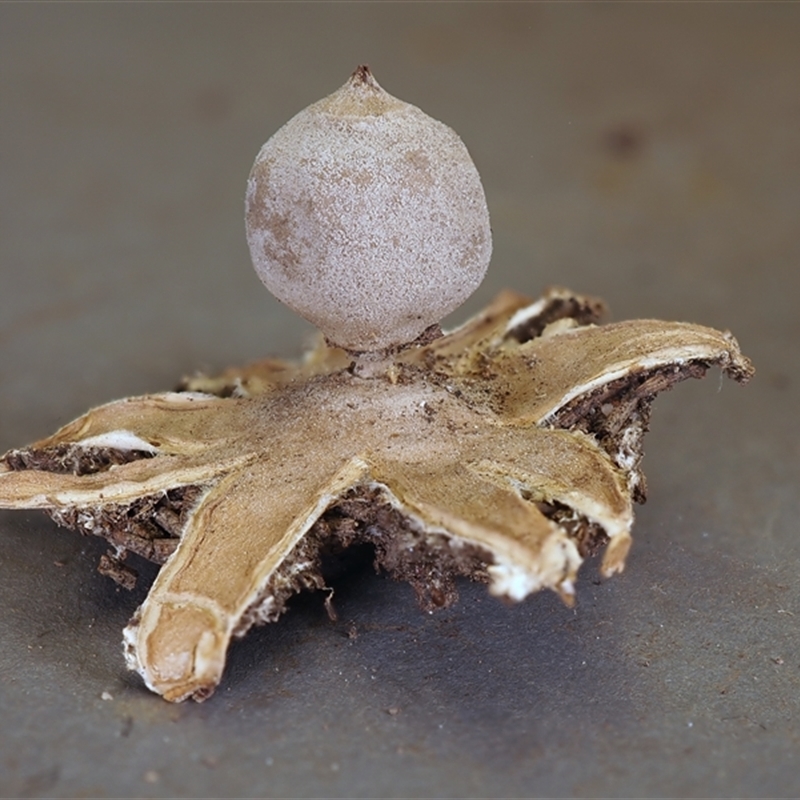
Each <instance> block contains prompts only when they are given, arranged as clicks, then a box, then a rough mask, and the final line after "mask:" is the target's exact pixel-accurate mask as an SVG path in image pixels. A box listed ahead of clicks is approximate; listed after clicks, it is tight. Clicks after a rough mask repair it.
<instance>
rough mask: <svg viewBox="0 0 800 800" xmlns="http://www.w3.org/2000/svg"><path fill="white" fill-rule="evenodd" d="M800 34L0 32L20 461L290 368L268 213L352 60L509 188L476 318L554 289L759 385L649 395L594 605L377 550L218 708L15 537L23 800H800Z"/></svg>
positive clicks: (69, 537)
mask: <svg viewBox="0 0 800 800" xmlns="http://www.w3.org/2000/svg"><path fill="white" fill-rule="evenodd" d="M332 34H335V36H333V35H332ZM799 37H800V10H799V9H798V7H797V6H792V5H778V4H774V5H756V4H752V5H735V6H730V5H729V6H720V5H707V4H706V5H693V6H687V5H671V6H663V5H662V6H653V5H650V4H648V5H645V6H639V7H632V6H619V5H616V6H613V5H612V6H600V7H589V6H563V7H561V6H540V5H533V4H531V5H520V4H500V5H493V4H485V5H484V4H469V5H462V6H458V5H452V4H447V5H444V6H433V5H430V4H423V5H416V6H413V7H404V8H402V9H401V8H399V7H394V6H392V5H385V4H381V5H376V6H364V5H362V4H357V5H354V6H347V5H334V6H330V7H329V6H324V7H323V6H320V7H319V8H315V13H314V15H309V13H308V12H307V10H305V9H302V8H297V7H293V6H289V5H268V6H263V5H245V6H222V5H213V4H212V5H198V6H188V7H187V6H175V5H167V6H142V5H130V6H107V7H101V8H97V7H89V6H74V5H72V6H57V5H53V6H30V5H17V6H10V5H6V6H2V7H0V75H2V82H3V103H2V104H0V144H2V149H1V150H0V152H2V153H3V158H4V161H3V181H2V190H0V212H2V220H3V222H2V228H3V236H2V237H0V451H3V452H4V451H5V450H7V449H8V448H11V447H18V446H22V445H23V444H25V443H27V442H30V441H33V440H34V439H36V438H38V437H40V436H44V435H46V434H48V433H50V432H51V431H53V430H55V428H56V427H57V425H59V424H60V423H64V422H67V421H69V420H70V419H72V418H74V417H75V416H77V415H78V414H79V413H82V412H83V411H85V410H86V408H88V407H89V406H91V405H95V404H99V403H101V402H105V401H107V400H109V399H111V398H114V397H122V396H126V395H131V394H135V393H143V392H146V391H158V390H162V389H165V388H168V387H170V386H173V385H174V383H175V382H176V381H177V379H178V378H179V376H180V375H181V374H183V373H189V372H191V371H192V370H194V369H196V368H198V367H203V368H207V369H209V370H212V371H215V370H219V369H222V368H224V367H226V366H228V365H231V364H236V363H242V362H246V361H248V360H251V359H255V358H258V357H262V356H264V355H267V354H270V353H273V354H278V355H284V356H286V355H296V354H297V353H298V352H299V349H300V343H301V341H302V339H303V336H304V335H306V334H307V333H308V331H309V328H308V327H307V326H305V325H304V324H303V323H302V322H300V321H299V320H295V318H294V315H293V314H291V313H290V312H289V311H288V310H287V309H286V308H285V307H283V306H281V305H280V304H278V303H277V302H275V301H273V300H272V299H271V298H270V297H269V296H268V294H267V293H266V292H265V291H264V290H263V289H262V288H261V285H260V283H259V282H258V279H257V278H256V276H255V274H254V273H253V271H252V269H251V268H250V266H249V257H248V253H247V247H246V244H245V240H244V236H243V230H242V204H241V195H242V188H243V184H244V180H245V178H246V175H247V172H248V170H249V168H250V165H251V162H252V156H253V153H255V152H256V151H257V149H258V147H259V146H260V145H261V144H262V143H263V141H264V139H265V137H266V136H267V135H268V133H269V132H270V131H272V130H276V129H277V128H278V127H279V126H280V125H281V124H282V122H283V121H284V120H285V119H287V118H289V117H290V116H291V115H292V114H293V113H295V112H296V111H297V109H298V108H302V107H303V106H304V105H307V104H308V103H310V102H312V101H313V100H315V99H316V98H317V97H320V96H322V95H324V94H325V93H326V92H328V91H330V90H331V88H333V87H335V86H336V85H338V83H339V82H340V81H341V80H342V78H341V76H343V75H347V74H348V73H349V72H350V71H351V70H352V69H353V68H354V66H355V65H356V64H357V63H358V62H359V61H367V62H368V63H370V64H371V65H372V66H373V67H374V69H375V70H376V73H377V74H378V76H379V79H380V80H381V81H382V82H383V83H384V84H385V85H386V86H389V87H390V88H391V90H392V92H394V93H396V94H397V95H399V96H401V97H404V98H407V99H408V100H409V101H411V102H413V103H415V104H416V105H419V106H420V107H421V108H424V109H426V110H427V111H428V112H429V113H431V114H433V115H434V116H436V117H437V118H439V119H442V120H443V121H444V122H445V123H446V124H447V125H449V126H451V127H453V128H454V129H456V130H458V131H459V132H460V133H461V134H462V135H463V137H464V138H465V140H467V141H468V142H469V146H470V151H471V153H472V155H473V157H474V158H475V160H476V163H477V164H478V167H479V168H480V170H481V175H482V177H483V181H484V185H485V187H486V191H487V196H488V201H489V206H490V209H491V211H492V225H493V233H494V241H495V255H494V264H493V266H492V268H491V270H490V272H489V277H488V279H487V282H486V283H485V284H484V286H482V287H481V289H480V290H479V291H478V293H477V294H476V296H475V297H474V298H472V299H471V300H470V301H469V303H468V306H467V307H466V308H465V309H464V315H466V314H467V313H469V312H470V311H475V310H477V309H478V308H479V307H481V306H482V305H484V304H485V303H486V302H487V301H488V300H489V298H490V297H491V296H492V295H493V293H494V292H495V291H496V290H498V289H500V288H501V287H503V286H511V287H513V288H516V289H518V290H522V291H526V292H528V293H530V294H532V295H536V294H538V293H539V292H540V290H541V288H542V287H543V285H545V284H547V283H553V282H558V283H562V284H566V285H569V286H571V287H573V288H575V289H576V290H578V291H583V292H587V293H591V294H596V295H600V296H602V297H604V298H605V299H606V300H608V302H609V304H610V305H611V308H612V311H613V313H614V317H615V318H616V319H625V318H635V317H661V318H665V319H669V318H674V319H687V320H691V321H695V322H700V323H704V324H708V325H714V326H718V327H723V328H724V327H730V328H731V329H732V330H734V332H735V334H736V336H737V338H738V339H739V341H740V343H741V344H742V347H743V348H744V349H745V350H746V352H747V353H748V355H750V356H752V358H753V360H754V362H755V363H756V365H757V367H758V374H757V376H756V378H755V379H754V380H753V382H751V384H749V385H748V386H747V387H746V388H745V389H740V388H738V387H733V386H732V385H723V387H722V388H721V389H720V387H719V384H718V383H715V381H714V379H713V378H710V379H706V380H705V381H704V382H689V383H687V384H684V385H681V386H680V387H678V388H676V389H675V390H674V391H673V392H671V393H669V394H668V395H665V396H664V397H662V398H659V399H658V401H657V402H656V404H655V407H654V410H653V418H652V424H651V428H652V429H651V432H650V433H649V434H648V438H647V440H646V450H647V455H646V458H645V464H644V466H645V470H646V472H647V476H648V485H649V487H648V488H649V500H648V503H647V505H645V506H644V507H642V508H641V509H639V510H638V514H637V523H636V543H635V546H634V549H633V551H632V553H631V556H630V561H629V564H628V569H627V570H626V572H625V573H624V574H623V575H621V576H618V577H616V578H614V579H613V580H609V581H605V582H602V583H597V582H596V581H597V577H596V572H595V571H594V570H593V566H594V565H592V564H589V565H587V568H586V569H585V570H584V571H583V573H582V577H581V579H580V580H579V582H578V585H577V597H578V603H577V607H576V609H575V611H571V610H569V609H566V608H564V607H563V606H562V605H561V603H560V601H559V600H558V599H557V598H556V597H554V596H549V595H537V596H534V597H532V598H531V599H530V600H528V601H526V602H525V603H523V604H521V605H520V606H516V607H512V608H507V607H505V606H503V605H502V604H500V603H498V602H497V601H495V600H493V599H492V598H490V597H487V596H486V593H485V587H483V586H480V585H470V584H464V585H460V586H459V589H460V600H459V602H458V604H457V605H455V606H454V607H452V608H451V609H448V610H445V611H441V612H439V613H435V614H432V615H427V614H421V613H420V612H419V611H418V609H417V606H416V603H415V601H414V593H413V591H412V590H411V589H410V588H408V587H407V586H404V585H402V584H396V583H394V582H392V581H390V580H386V579H384V578H380V577H376V576H374V575H373V573H372V568H371V563H370V558H369V555H368V554H367V555H366V557H365V559H364V560H363V561H360V562H359V561H357V562H356V563H353V564H351V565H350V572H349V573H347V574H349V575H350V576H351V577H350V578H348V579H347V580H345V579H344V577H343V574H340V575H339V576H338V577H337V576H335V575H334V576H332V578H331V580H332V585H333V586H334V587H335V594H334V597H333V603H334V605H335V608H336V611H337V614H338V621H336V622H331V621H330V620H329V619H328V616H327V614H326V612H325V609H324V604H323V600H324V597H325V594H324V593H320V594H318V595H313V596H310V597H309V598H308V599H306V600H301V601H300V602H296V603H293V604H292V608H291V609H290V611H289V612H288V613H287V614H286V615H285V616H284V617H283V618H282V620H281V622H280V623H279V624H277V625H272V626H267V627H265V628H263V629H259V630H258V631H254V632H253V634H252V635H251V637H249V638H248V639H246V640H244V641H243V642H241V643H238V644H237V645H236V646H235V648H234V650H233V652H232V654H231V660H230V670H229V672H228V673H227V675H226V680H225V682H224V684H223V685H222V686H221V687H220V690H219V691H218V692H217V694H216V695H215V696H214V697H213V699H211V700H209V701H208V702H207V703H205V704H203V705H200V706H198V705H184V706H180V707H176V706H170V705H168V704H166V703H164V702H163V701H161V700H160V699H158V698H157V697H155V696H153V695H152V694H151V693H149V692H148V691H147V690H145V689H144V688H143V687H142V686H141V684H140V683H139V681H138V679H137V678H136V677H135V676H134V675H130V674H127V673H125V672H124V671H123V668H122V658H121V645H120V642H119V631H120V630H121V628H122V627H123V626H124V624H125V622H126V620H127V619H128V618H129V616H130V615H131V614H132V613H133V610H134V608H135V607H136V605H137V604H138V603H139V602H141V600H142V599H143V597H144V589H145V585H146V583H147V580H146V578H147V575H146V569H147V568H146V565H143V566H142V568H141V569H140V578H139V584H138V585H137V587H136V588H135V589H134V590H133V592H126V591H124V590H119V591H118V590H117V589H116V587H115V585H114V583H113V582H112V581H111V580H110V579H108V578H105V577H103V576H101V575H98V574H97V573H96V572H95V564H96V561H97V558H98V556H99V555H100V554H102V553H103V552H105V544H104V543H103V542H101V541H100V540H97V539H95V538H91V539H90V538H81V537H80V536H78V535H77V534H75V533H73V532H70V531H65V530H60V529H58V528H56V526H55V525H54V524H52V523H51V522H49V521H48V520H47V518H46V517H45V516H44V515H43V514H36V513H15V514H12V513H2V514H0V608H2V613H0V642H1V643H2V646H1V647H0V711H1V712H2V720H3V724H2V726H0V794H2V795H4V796H42V797H43V796H47V797H54V796H55V797H65V796H77V795H83V796H140V797H158V796H179V797H181V796H182V797H186V796H234V795H240V796H257V795H258V796H284V797H286V796H294V797H311V796H322V795H325V796H374V795H381V794H383V795H389V796H414V795H417V796H419V795H439V796H464V795H471V796H487V797H488V796H498V795H505V796H531V795H561V796H576V795H578V796H581V795H591V796H598V795H606V796H610V795H613V796H641V795H645V796H647V795H650V796H664V795H691V796H731V795H740V796H741V795H750V796H797V794H798V792H800V785H799V784H800V781H799V780H798V777H797V769H796V752H797V746H798V745H797V742H798V717H799V716H800V709H799V708H798V697H800V694H799V693H798V684H800V660H799V659H798V658H797V653H798V652H800V635H798V632H797V631H798V626H797V619H798V615H800V593H799V592H798V582H797V568H796V565H797V562H798V558H800V536H798V532H800V531H798V519H800V506H798V492H797V486H798V485H800V467H798V464H800V442H799V439H798V435H797V433H796V430H795V427H794V420H795V417H796V409H797V407H798V402H799V401H800V398H799V397H798V382H797V377H796V376H797V375H798V374H800V362H799V360H798V359H799V357H798V353H797V346H796V345H797V339H798V335H800V331H798V327H797V314H796V298H797V296H798V294H800V285H798V281H799V280H800V277H799V276H800V273H798V270H797V264H798V263H800V240H799V239H798V233H797V225H796V216H797V214H796V187H797V185H798V183H799V182H800V154H799V153H798V140H797V122H798V106H797V92H796V87H797V85H798V82H800V54H798V52H797V46H796V43H797V40H798V38H799ZM343 568H344V565H343ZM104 692H107V693H108V695H106V696H109V695H110V697H111V699H103V696H104V695H103V693H104Z"/></svg>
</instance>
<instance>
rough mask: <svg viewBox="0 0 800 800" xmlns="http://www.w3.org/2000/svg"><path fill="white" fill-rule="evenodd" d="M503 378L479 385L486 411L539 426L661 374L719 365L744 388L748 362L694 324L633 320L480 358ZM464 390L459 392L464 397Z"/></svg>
mask: <svg viewBox="0 0 800 800" xmlns="http://www.w3.org/2000/svg"><path fill="white" fill-rule="evenodd" d="M487 355H488V357H489V360H490V362H491V369H492V370H493V371H494V372H495V373H496V374H497V375H499V376H502V378H500V379H498V380H495V381H493V382H492V381H489V382H487V383H486V384H484V385H483V391H484V392H488V393H490V395H491V404H492V406H493V407H494V409H495V410H496V411H497V412H498V413H499V414H500V416H501V417H502V418H504V419H507V420H515V421H518V422H526V423H537V424H541V423H546V422H547V421H548V420H549V419H550V418H552V417H553V416H554V415H555V414H556V413H557V412H558V411H559V410H560V409H561V408H563V407H564V406H566V405H567V404H569V403H570V402H572V401H574V400H575V399H576V398H579V397H581V396H585V395H588V394H591V393H592V392H595V391H597V390H598V389H600V388H602V387H603V386H605V385H608V384H610V383H612V382H614V381H616V380H619V379H622V378H627V379H628V380H629V381H630V379H631V378H632V376H635V375H636V374H637V373H638V374H642V375H644V374H645V373H648V372H652V371H655V370H658V369H660V368H664V367H672V368H674V370H675V371H676V372H679V371H680V370H681V368H683V367H684V366H689V365H690V364H692V363H700V364H702V365H705V366H709V365H712V364H718V365H719V366H721V367H722V369H723V370H724V371H725V372H726V373H727V374H728V375H729V376H731V377H733V378H735V379H736V380H739V381H746V380H747V379H748V378H749V377H750V375H751V374H752V371H753V368H752V365H751V364H750V361H749V360H748V359H747V358H745V357H744V356H743V355H742V353H741V351H740V350H739V345H738V344H737V342H736V340H735V339H734V338H733V337H732V336H731V335H730V334H729V333H723V332H721V331H717V330H714V329H712V328H706V327H703V326H700V325H691V324H689V323H680V322H671V323H666V322H659V321H656V320H636V321H630V322H618V323H614V324H610V325H603V326H585V327H579V328H574V329H572V330H563V331H559V332H557V333H554V334H553V335H550V336H548V335H547V331H545V334H544V335H543V336H541V337H538V338H535V339H532V340H531V341H529V342H526V343H525V344H522V345H520V346H518V347H508V348H504V349H502V350H500V351H499V352H498V353H496V354H494V353H492V354H487ZM470 388H471V387H470V386H469V385H468V383H467V385H466V386H465V393H466V394H467V395H469V394H470Z"/></svg>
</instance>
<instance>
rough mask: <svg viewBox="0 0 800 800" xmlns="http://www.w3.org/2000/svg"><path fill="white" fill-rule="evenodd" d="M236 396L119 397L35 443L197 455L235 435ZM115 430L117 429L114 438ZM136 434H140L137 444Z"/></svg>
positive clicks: (38, 447)
mask: <svg viewBox="0 0 800 800" xmlns="http://www.w3.org/2000/svg"><path fill="white" fill-rule="evenodd" d="M236 402H237V401H236V400H230V399H228V400H221V399H219V398H218V397H212V396H210V395H204V394H197V393H179V392H167V393H164V394H152V395H144V396H142V397H131V398H128V399H125V400H116V401H114V402H112V403H106V404H105V405H102V406H99V407H98V408H95V409H92V410H91V411H89V412H88V413H87V414H84V415H83V416H82V417H78V419H76V420H74V421H73V422H70V423H68V424H67V425H65V426H64V427H63V428H61V429H59V430H58V431H56V433H54V434H53V435H52V436H48V437H47V438H46V439H41V440H40V441H38V442H35V443H34V444H33V445H31V447H30V448H29V449H31V450H41V449H43V448H47V447H52V446H55V445H60V444H77V445H81V446H84V447H89V446H98V445H102V446H106V447H111V448H114V447H117V448H119V447H121V448H122V449H126V442H127V447H128V448H130V449H141V450H145V451H147V450H150V451H151V452H157V453H162V454H192V453H197V452H201V451H203V450H205V449H206V448H207V447H209V446H210V445H212V444H213V443H215V442H224V441H227V440H228V439H229V438H230V434H231V426H232V424H234V423H235V420H236V414H235V413H228V412H232V411H233V409H232V405H233V404H234V403H236ZM114 434H117V436H116V437H115V436H114ZM133 438H136V439H139V440H140V444H139V445H138V446H137V445H136V444H135V443H133Z"/></svg>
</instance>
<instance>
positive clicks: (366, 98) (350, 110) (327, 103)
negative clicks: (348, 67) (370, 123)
mask: <svg viewBox="0 0 800 800" xmlns="http://www.w3.org/2000/svg"><path fill="white" fill-rule="evenodd" d="M404 108H413V106H411V105H409V104H408V103H404V102H403V101H402V100H398V99H397V98H396V97H392V95H390V94H389V92H387V91H385V90H384V89H383V88H381V85H380V84H379V83H378V81H376V80H375V77H374V76H373V74H372V73H371V72H370V69H369V67H368V66H367V65H366V64H362V65H361V66H360V67H357V68H356V71H355V72H354V73H353V74H352V75H351V76H350V80H348V81H347V83H345V85H344V86H342V87H341V89H339V90H337V91H335V92H334V93H333V94H331V95H328V97H326V98H324V99H323V100H320V101H319V102H318V103H314V105H312V106H310V107H309V108H308V109H307V110H308V111H310V110H311V109H315V110H317V111H321V112H322V113H326V114H331V115H333V116H337V117H377V116H381V115H382V114H386V113H388V112H390V111H401V110H403V109H404Z"/></svg>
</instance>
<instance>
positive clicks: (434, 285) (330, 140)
mask: <svg viewBox="0 0 800 800" xmlns="http://www.w3.org/2000/svg"><path fill="white" fill-rule="evenodd" d="M245 206H246V226H247V240H248V244H249V246H250V253H251V256H252V259H253V265H254V266H255V269H256V272H257V273H258V275H259V277H260V278H261V280H262V281H263V283H264V285H265V286H266V287H267V288H268V289H269V290H270V291H271V292H272V293H273V294H274V295H275V296H276V297H277V298H278V299H279V300H281V301H282V302H283V303H285V304H286V305H287V306H289V307H290V308H292V309H294V310H295V311H296V312H297V313H299V314H300V315H301V316H303V317H305V318H306V319H307V320H309V321H310V322H312V323H313V324H314V325H316V326H317V327H318V328H319V329H320V330H321V331H322V332H323V333H324V334H325V336H326V337H327V338H328V340H329V341H330V342H331V343H333V344H336V345H338V346H340V347H344V348H346V349H348V350H351V351H356V352H359V351H361V352H363V351H372V350H386V349H390V348H393V347H398V346H401V345H403V344H405V343H408V342H411V341H413V340H414V339H416V338H417V337H418V336H419V335H420V334H421V333H422V332H423V331H424V330H425V329H426V328H428V327H429V326H431V325H433V324H434V323H437V322H439V320H440V319H441V318H442V317H443V316H445V314H448V313H449V312H450V311H452V310H453V309H455V308H457V307H458V306H459V305H461V303H463V302H464V300H466V299H467V297H469V296H470V295H471V294H472V293H473V292H474V291H475V289H477V288H478V286H479V284H480V282H481V281H482V280H483V276H484V274H485V272H486V268H487V267H488V265H489V259H490V256H491V251H492V241H491V230H490V227H489V212H488V209H487V207H486V198H485V196H484V193H483V187H482V185H481V181H480V177H479V175H478V171H477V169H476V168H475V165H474V164H473V163H472V159H471V158H470V156H469V153H468V152H467V148H466V147H465V146H464V144H463V142H462V141H461V139H459V137H458V135H457V134H456V133H455V132H454V131H453V130H451V129H450V128H448V127H447V126H446V125H444V124H443V123H441V122H438V121H437V120H434V119H432V118H431V117H429V116H427V115H426V114H424V113H423V112H422V111H421V110H420V109H419V108H417V107H416V106H412V105H410V104H408V103H404V102H403V101H401V100H398V99H397V98H395V97H392V96H391V95H390V94H388V93H387V92H385V91H384V90H383V89H382V88H381V87H380V86H379V85H378V83H377V82H376V81H375V79H374V78H373V77H372V74H371V73H370V71H369V69H368V68H367V67H359V68H358V69H357V70H356V71H355V72H354V73H353V75H352V76H351V78H350V80H349V81H348V82H347V83H346V84H345V85H344V86H343V87H342V88H341V89H339V90H338V91H336V92H334V93H333V94H332V95H330V96H328V97H326V98H325V99H323V100H320V101H319V102H317V103H314V104H313V105H311V106H309V107H308V108H306V109H305V110H303V111H301V112H300V113H299V114H297V115H296V116H295V117H293V118H292V119H291V120H289V122H287V123H286V124H285V125H284V126H283V127H282V128H281V129H280V130H278V131H277V133H275V135H274V136H272V138H271V139H269V141H268V142H267V143H266V144H265V145H264V146H263V147H262V148H261V151H260V152H259V154H258V156H257V158H256V161H255V164H254V165H253V169H252V170H251V172H250V177H249V179H248V184H247V196H246V201H245Z"/></svg>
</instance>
